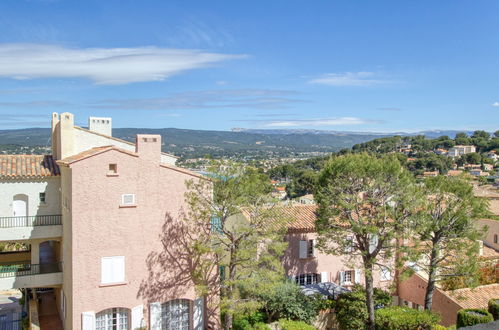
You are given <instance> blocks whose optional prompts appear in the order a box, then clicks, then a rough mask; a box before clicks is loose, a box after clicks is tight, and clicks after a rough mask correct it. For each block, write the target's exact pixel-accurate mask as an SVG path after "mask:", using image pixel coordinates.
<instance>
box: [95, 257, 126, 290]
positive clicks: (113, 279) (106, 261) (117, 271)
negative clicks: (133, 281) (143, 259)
mask: <svg viewBox="0 0 499 330" xmlns="http://www.w3.org/2000/svg"><path fill="white" fill-rule="evenodd" d="M123 282H125V257H124V256H117V257H103V258H101V283H102V284H113V283H123Z"/></svg>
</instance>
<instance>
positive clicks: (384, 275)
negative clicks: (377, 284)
mask: <svg viewBox="0 0 499 330" xmlns="http://www.w3.org/2000/svg"><path fill="white" fill-rule="evenodd" d="M379 277H380V281H391V280H392V273H391V271H390V268H388V267H386V266H381V267H380V270H379Z"/></svg>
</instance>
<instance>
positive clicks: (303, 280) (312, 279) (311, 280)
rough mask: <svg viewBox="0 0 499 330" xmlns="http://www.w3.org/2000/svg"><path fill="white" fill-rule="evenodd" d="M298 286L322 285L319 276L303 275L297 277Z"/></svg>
mask: <svg viewBox="0 0 499 330" xmlns="http://www.w3.org/2000/svg"><path fill="white" fill-rule="evenodd" d="M295 281H296V284H298V285H309V284H315V283H320V276H319V274H301V275H298V276H296V277H295Z"/></svg>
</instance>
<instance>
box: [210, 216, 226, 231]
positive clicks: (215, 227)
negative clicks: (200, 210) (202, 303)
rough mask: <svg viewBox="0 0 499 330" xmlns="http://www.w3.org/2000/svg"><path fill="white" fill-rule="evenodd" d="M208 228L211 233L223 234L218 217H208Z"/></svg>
mask: <svg viewBox="0 0 499 330" xmlns="http://www.w3.org/2000/svg"><path fill="white" fill-rule="evenodd" d="M210 229H211V232H212V233H219V234H223V230H222V229H223V227H222V221H221V220H220V218H219V217H211V218H210Z"/></svg>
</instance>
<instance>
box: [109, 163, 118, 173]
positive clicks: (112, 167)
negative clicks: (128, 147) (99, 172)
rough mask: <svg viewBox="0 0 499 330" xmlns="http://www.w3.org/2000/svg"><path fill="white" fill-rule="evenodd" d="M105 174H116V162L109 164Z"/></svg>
mask: <svg viewBox="0 0 499 330" xmlns="http://www.w3.org/2000/svg"><path fill="white" fill-rule="evenodd" d="M107 174H118V164H109V171H108V172H107Z"/></svg>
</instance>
